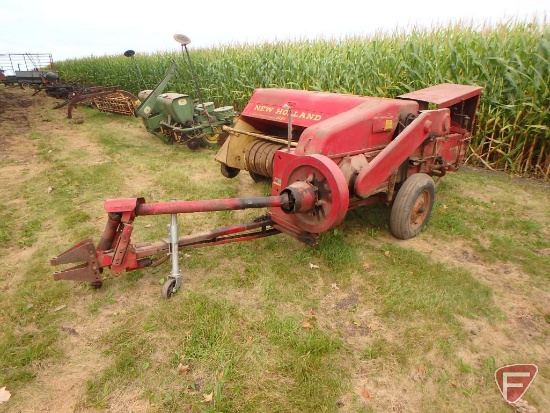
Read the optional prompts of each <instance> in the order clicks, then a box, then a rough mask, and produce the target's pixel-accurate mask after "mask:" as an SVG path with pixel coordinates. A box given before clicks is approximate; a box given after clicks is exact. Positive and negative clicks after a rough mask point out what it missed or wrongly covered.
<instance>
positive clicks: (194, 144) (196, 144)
mask: <svg viewBox="0 0 550 413" xmlns="http://www.w3.org/2000/svg"><path fill="white" fill-rule="evenodd" d="M202 141H203V138H195V139H190V140H188V141H187V142H186V144H187V147H188V148H189V149H191V150H192V151H196V150H197V149H199V148H200V147H201V146H202Z"/></svg>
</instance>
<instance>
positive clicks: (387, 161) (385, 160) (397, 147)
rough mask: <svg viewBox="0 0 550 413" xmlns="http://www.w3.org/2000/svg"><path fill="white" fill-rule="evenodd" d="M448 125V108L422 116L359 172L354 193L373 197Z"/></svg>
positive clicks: (445, 130) (363, 196) (447, 127)
mask: <svg viewBox="0 0 550 413" xmlns="http://www.w3.org/2000/svg"><path fill="white" fill-rule="evenodd" d="M449 125H450V121H449V109H440V110H436V111H428V112H423V113H422V114H420V115H419V116H418V117H417V118H416V119H415V120H414V121H413V122H412V123H411V124H410V125H409V126H408V127H407V128H405V130H404V131H403V132H402V133H400V134H399V135H398V136H397V138H395V139H394V140H393V141H392V142H391V143H390V144H389V145H388V146H386V147H385V148H384V150H383V151H382V152H380V153H379V154H378V155H377V156H376V157H375V158H374V159H373V161H372V162H370V163H369V164H368V165H367V166H366V167H365V168H363V169H362V170H361V172H359V175H358V176H357V179H356V181H355V194H356V195H357V196H358V197H360V198H367V197H368V196H370V195H372V194H373V193H374V191H375V190H376V189H377V188H379V187H380V186H381V185H382V184H384V183H385V182H386V181H387V180H388V179H389V177H390V175H391V174H392V173H393V172H395V171H397V169H398V168H399V167H400V166H401V164H402V163H403V162H404V161H405V160H406V159H407V158H408V157H409V156H410V155H411V153H413V152H414V151H415V150H416V149H417V148H418V147H419V146H420V145H421V144H422V142H424V141H425V140H426V139H427V138H428V137H429V136H430V135H434V136H437V135H443V134H446V133H448V132H449Z"/></svg>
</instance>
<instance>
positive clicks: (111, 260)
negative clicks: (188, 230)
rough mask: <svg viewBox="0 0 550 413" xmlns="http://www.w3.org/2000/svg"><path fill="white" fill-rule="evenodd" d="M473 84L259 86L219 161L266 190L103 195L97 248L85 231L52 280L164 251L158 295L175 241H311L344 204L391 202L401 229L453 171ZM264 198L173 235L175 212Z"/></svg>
mask: <svg viewBox="0 0 550 413" xmlns="http://www.w3.org/2000/svg"><path fill="white" fill-rule="evenodd" d="M481 90H482V89H481V87H477V86H468V85H456V84H440V85H436V86H432V87H429V88H426V89H422V90H418V91H416V92H412V93H407V94H404V95H401V96H399V97H398V98H396V99H388V98H376V97H366V96H354V95H344V94H334V93H320V92H310V91H300V90H289V89H258V90H256V91H255V92H254V94H253V96H252V98H251V100H250V102H249V104H248V105H247V106H246V108H245V110H244V111H243V112H242V114H241V116H240V118H239V121H238V122H237V123H236V125H235V127H226V128H225V129H226V131H227V132H228V133H229V138H228V139H227V140H226V141H225V143H224V144H223V146H222V148H221V149H220V151H219V153H218V155H217V158H216V159H217V160H218V162H220V163H221V165H222V172H223V173H224V175H226V176H235V175H236V174H237V173H238V172H239V171H240V170H241V169H245V170H248V171H249V172H251V173H252V174H251V175H252V176H253V177H254V178H256V179H260V178H262V177H263V178H266V179H270V180H271V196H267V197H255V198H230V199H210V200H199V201H176V200H172V201H170V202H162V203H151V204H148V203H146V202H145V200H144V199H143V198H121V199H108V200H106V201H105V209H106V211H107V213H108V220H107V225H106V227H105V230H104V232H103V235H102V236H101V238H100V241H99V243H98V244H97V246H95V245H94V243H93V241H92V240H90V239H89V240H85V241H82V242H80V243H79V244H77V245H76V246H74V247H72V248H71V249H69V250H67V251H66V252H64V253H63V254H61V255H60V256H58V257H57V258H54V259H52V261H51V264H52V265H60V264H69V263H79V265H77V266H75V267H72V268H67V269H65V270H62V271H60V272H57V273H56V274H55V275H54V278H55V279H56V280H62V279H63V280H77V281H88V282H91V283H92V284H93V285H95V286H100V285H101V283H102V281H103V270H104V268H106V267H109V268H110V269H111V272H113V273H118V272H121V271H124V270H125V271H131V270H135V269H138V268H144V267H148V266H157V265H159V264H161V263H163V262H165V261H167V260H170V261H171V263H172V271H171V273H170V274H169V275H168V277H167V281H166V283H165V284H164V286H163V289H162V294H163V296H164V297H170V296H171V295H172V294H173V293H174V292H175V291H177V289H178V288H179V287H180V284H181V272H180V270H179V261H178V253H179V251H181V250H186V249H192V248H198V247H205V246H211V245H218V244H225V243H230V242H238V241H246V240H252V239H256V238H261V237H265V236H270V235H275V234H279V233H284V234H287V235H290V236H292V237H294V238H296V239H298V240H300V241H303V242H305V243H307V244H310V245H313V244H315V242H316V239H317V236H318V235H319V234H320V233H322V232H324V231H327V230H329V229H331V228H334V227H336V226H337V225H339V224H340V223H341V222H342V220H343V219H344V217H345V215H346V213H347V211H348V210H350V209H352V208H357V207H360V206H364V205H369V204H374V203H386V204H388V205H391V206H392V209H391V216H390V229H391V231H392V233H393V235H394V236H396V237H397V238H400V239H407V238H411V237H413V236H415V235H417V234H418V233H419V232H420V231H421V230H422V228H423V227H424V226H425V225H426V223H427V222H428V220H429V217H430V214H431V211H432V207H433V203H434V196H435V184H434V180H433V177H442V176H444V175H445V174H446V173H447V172H449V171H456V170H457V169H458V167H459V166H460V165H461V164H462V163H463V161H464V157H465V154H466V151H467V149H468V145H469V142H470V139H471V134H472V130H473V125H474V121H475V114H476V110H477V107H478V104H479V98H480V95H481ZM247 208H269V211H268V213H267V214H263V215H261V216H260V217H258V218H257V219H255V220H253V221H251V222H248V223H244V224H236V225H231V226H227V227H223V228H219V229H215V230H210V231H205V232H200V233H196V234H191V235H186V236H183V237H179V236H178V222H177V214H180V213H197V212H209V211H222V210H238V209H247ZM159 214H169V215H171V223H170V225H169V228H170V230H169V233H170V237H169V239H167V240H164V241H158V242H154V243H136V244H133V243H132V242H131V239H130V237H131V234H132V230H133V225H134V220H135V218H136V217H138V216H143V215H159Z"/></svg>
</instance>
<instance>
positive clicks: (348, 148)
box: [296, 98, 418, 161]
mask: <svg viewBox="0 0 550 413" xmlns="http://www.w3.org/2000/svg"><path fill="white" fill-rule="evenodd" d="M365 99H366V101H364V102H363V103H361V104H360V105H358V106H356V107H355V108H353V109H351V110H348V111H347V112H344V113H341V114H339V115H337V116H334V117H332V118H330V119H328V120H326V121H324V122H321V123H318V124H316V125H314V126H311V127H309V128H307V129H306V130H305V131H304V133H302V136H301V137H300V140H299V141H298V146H297V148H296V154H297V155H311V154H322V155H325V156H328V157H330V158H332V159H335V160H336V161H337V159H339V158H343V157H345V156H351V155H355V154H359V153H365V152H368V151H373V150H376V149H382V148H384V147H386V146H387V145H388V144H389V143H390V142H391V140H392V137H393V136H394V134H395V129H396V128H397V126H398V124H399V120H400V119H402V118H404V117H406V116H407V115H408V114H409V113H413V114H416V113H417V112H418V104H417V103H416V102H412V101H405V100H401V101H400V100H396V99H381V98H365Z"/></svg>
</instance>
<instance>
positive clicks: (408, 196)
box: [390, 173, 435, 239]
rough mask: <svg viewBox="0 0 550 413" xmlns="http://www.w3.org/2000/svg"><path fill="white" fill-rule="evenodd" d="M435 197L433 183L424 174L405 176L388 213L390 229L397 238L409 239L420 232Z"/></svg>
mask: <svg viewBox="0 0 550 413" xmlns="http://www.w3.org/2000/svg"><path fill="white" fill-rule="evenodd" d="M434 198H435V184H434V181H433V179H432V178H431V177H430V176H429V175H426V174H423V173H416V174H414V175H411V176H410V177H408V178H407V180H406V181H405V183H404V184H403V185H402V186H401V188H400V189H399V192H398V193H397V196H396V197H395V201H394V203H393V206H392V209H391V215H390V230H391V232H392V234H393V235H394V236H395V237H396V238H399V239H409V238H412V237H414V236H416V235H418V234H419V233H420V231H422V229H423V228H424V227H425V226H426V224H427V223H428V221H429V220H430V215H431V213H432V208H433V204H434Z"/></svg>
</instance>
